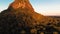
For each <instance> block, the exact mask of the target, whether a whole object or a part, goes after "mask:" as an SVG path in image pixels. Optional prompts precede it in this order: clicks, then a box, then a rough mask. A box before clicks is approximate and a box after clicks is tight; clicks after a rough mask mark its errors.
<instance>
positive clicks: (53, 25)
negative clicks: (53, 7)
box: [0, 0, 60, 34]
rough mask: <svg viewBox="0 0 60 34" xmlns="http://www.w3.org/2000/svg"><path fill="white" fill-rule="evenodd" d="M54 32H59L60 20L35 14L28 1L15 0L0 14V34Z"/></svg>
mask: <svg viewBox="0 0 60 34" xmlns="http://www.w3.org/2000/svg"><path fill="white" fill-rule="evenodd" d="M54 31H57V32H60V20H59V19H56V18H51V17H47V16H43V15H41V14H38V13H36V12H35V11H34V9H33V7H32V6H31V4H30V2H29V0H15V1H14V2H13V3H11V4H10V6H9V7H8V9H7V10H4V11H2V12H1V13H0V34H40V32H45V33H46V32H47V33H52V32H54ZM47 33H46V34H47Z"/></svg>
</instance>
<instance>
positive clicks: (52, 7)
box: [0, 0, 60, 15]
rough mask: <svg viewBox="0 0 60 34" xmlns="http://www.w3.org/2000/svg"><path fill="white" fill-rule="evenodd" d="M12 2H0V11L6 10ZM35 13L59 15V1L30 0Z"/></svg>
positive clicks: (4, 0)
mask: <svg viewBox="0 0 60 34" xmlns="http://www.w3.org/2000/svg"><path fill="white" fill-rule="evenodd" d="M13 1H14V0H0V11H2V10H5V9H7V8H8V6H9V4H10V3H11V2H13ZM30 2H31V4H32V6H33V8H34V9H35V11H36V12H38V13H41V14H43V15H60V0H30Z"/></svg>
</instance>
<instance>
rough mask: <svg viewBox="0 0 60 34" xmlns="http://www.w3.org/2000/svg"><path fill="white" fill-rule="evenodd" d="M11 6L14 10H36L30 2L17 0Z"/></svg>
mask: <svg viewBox="0 0 60 34" xmlns="http://www.w3.org/2000/svg"><path fill="white" fill-rule="evenodd" d="M10 6H12V7H13V8H14V9H18V8H22V9H24V8H27V9H29V10H32V11H34V9H33V8H32V6H31V4H30V2H29V0H15V1H14V2H13V3H11V4H10Z"/></svg>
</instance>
